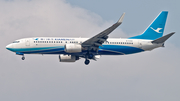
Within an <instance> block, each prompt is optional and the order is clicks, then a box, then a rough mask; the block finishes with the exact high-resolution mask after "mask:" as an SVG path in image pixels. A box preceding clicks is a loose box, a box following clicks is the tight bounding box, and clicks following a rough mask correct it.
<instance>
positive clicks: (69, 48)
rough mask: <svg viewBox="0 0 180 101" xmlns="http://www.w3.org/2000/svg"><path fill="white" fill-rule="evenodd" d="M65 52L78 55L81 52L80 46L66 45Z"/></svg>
mask: <svg viewBox="0 0 180 101" xmlns="http://www.w3.org/2000/svg"><path fill="white" fill-rule="evenodd" d="M64 47H65V50H64V51H65V52H67V53H79V52H82V46H81V45H80V44H66V45H65V46H64Z"/></svg>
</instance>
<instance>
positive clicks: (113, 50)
mask: <svg viewBox="0 0 180 101" xmlns="http://www.w3.org/2000/svg"><path fill="white" fill-rule="evenodd" d="M9 50H11V51H13V52H21V53H24V54H69V53H66V52H65V51H64V46H55V47H41V48H40V47H38V48H11V49H9ZM142 51H144V50H143V49H140V48H136V47H132V46H122V45H103V47H99V51H98V53H95V54H99V55H124V54H132V53H138V52H142ZM83 53H84V52H81V53H74V54H76V55H78V54H83Z"/></svg>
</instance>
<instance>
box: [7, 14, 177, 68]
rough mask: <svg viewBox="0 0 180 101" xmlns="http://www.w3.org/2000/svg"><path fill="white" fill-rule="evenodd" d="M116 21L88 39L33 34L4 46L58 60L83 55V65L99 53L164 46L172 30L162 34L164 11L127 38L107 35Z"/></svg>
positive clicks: (21, 53)
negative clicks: (55, 55)
mask: <svg viewBox="0 0 180 101" xmlns="http://www.w3.org/2000/svg"><path fill="white" fill-rule="evenodd" d="M124 15H125V13H123V14H122V16H121V17H120V19H119V20H118V22H116V23H115V24H113V25H112V26H111V27H109V28H108V29H106V30H104V31H102V32H101V33H99V34H97V35H95V36H93V37H91V38H61V37H60V38H59V37H35V38H23V39H19V40H16V41H14V42H13V43H11V44H9V45H7V46H6V49H8V50H10V51H12V52H15V53H16V54H17V55H22V60H24V59H25V57H24V54H57V55H59V61H60V62H75V61H77V60H79V59H80V58H85V64H86V65H88V64H89V63H90V60H96V59H98V58H100V56H101V55H128V54H133V53H139V52H144V51H149V50H152V49H155V48H158V47H164V43H165V41H166V40H167V39H168V38H169V37H171V36H172V35H173V34H174V33H175V32H172V33H170V34H167V35H165V36H163V32H164V28H165V23H166V19H167V15H168V12H167V11H162V12H161V13H160V14H159V15H158V16H157V17H156V18H155V20H154V21H153V22H152V23H151V24H150V25H149V26H148V27H147V29H146V30H145V31H144V32H143V33H142V34H141V35H137V36H134V37H130V38H109V37H108V35H109V34H110V33H111V32H112V31H113V30H115V29H116V28H117V27H118V26H119V25H120V24H121V23H122V21H123V18H124Z"/></svg>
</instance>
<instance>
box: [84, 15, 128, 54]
mask: <svg viewBox="0 0 180 101" xmlns="http://www.w3.org/2000/svg"><path fill="white" fill-rule="evenodd" d="M124 16H125V13H123V14H122V16H121V17H120V19H119V20H118V21H117V22H116V23H115V24H113V25H112V26H111V27H109V28H107V29H106V30H104V31H102V32H101V33H99V34H97V35H95V36H93V37H92V38H89V39H88V40H86V41H85V42H83V43H82V47H83V48H84V49H85V50H94V51H97V50H98V49H99V46H102V44H103V43H104V42H105V41H106V40H107V38H108V35H109V34H110V33H111V32H112V31H113V30H115V29H116V28H117V27H118V26H119V25H120V24H121V23H122V21H123V18H124Z"/></svg>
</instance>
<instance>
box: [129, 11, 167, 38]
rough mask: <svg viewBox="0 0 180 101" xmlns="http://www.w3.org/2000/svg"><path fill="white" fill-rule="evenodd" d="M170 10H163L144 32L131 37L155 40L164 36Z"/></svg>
mask: <svg viewBox="0 0 180 101" xmlns="http://www.w3.org/2000/svg"><path fill="white" fill-rule="evenodd" d="M167 15H168V11H162V12H161V13H160V14H159V15H158V16H157V17H156V18H155V19H154V21H153V22H152V23H151V24H150V25H149V27H147V29H146V30H145V31H144V32H143V34H141V35H138V36H134V37H130V38H129V39H148V40H155V39H157V38H160V37H162V36H163V32H164V27H165V24H166V19H167Z"/></svg>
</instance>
